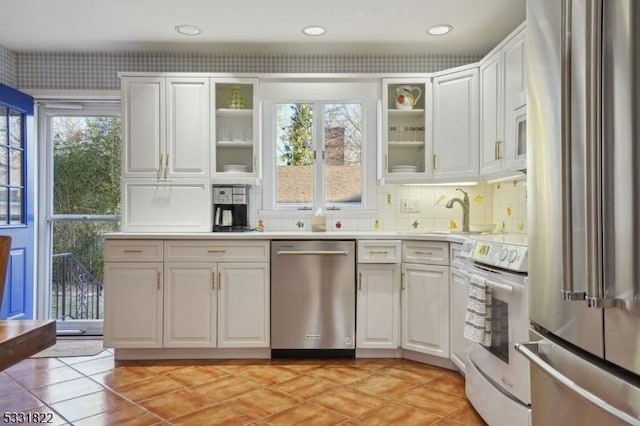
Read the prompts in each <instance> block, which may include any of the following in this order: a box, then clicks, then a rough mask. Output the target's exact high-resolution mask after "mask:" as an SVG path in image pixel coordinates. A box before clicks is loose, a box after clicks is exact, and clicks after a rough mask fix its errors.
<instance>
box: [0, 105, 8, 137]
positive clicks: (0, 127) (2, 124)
mask: <svg viewBox="0 0 640 426" xmlns="http://www.w3.org/2000/svg"><path fill="white" fill-rule="evenodd" d="M8 138H9V132H8V125H7V108H6V107H3V106H0V145H8V144H9V139H8Z"/></svg>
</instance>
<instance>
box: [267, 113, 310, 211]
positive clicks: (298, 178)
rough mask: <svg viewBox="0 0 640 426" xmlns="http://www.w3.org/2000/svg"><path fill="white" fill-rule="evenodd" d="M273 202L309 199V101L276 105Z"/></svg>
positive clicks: (299, 201)
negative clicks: (274, 197)
mask: <svg viewBox="0 0 640 426" xmlns="http://www.w3.org/2000/svg"><path fill="white" fill-rule="evenodd" d="M276 139H277V143H276V147H277V148H276V149H277V152H276V182H277V185H276V204H305V205H310V204H312V202H313V105H312V104H277V105H276Z"/></svg>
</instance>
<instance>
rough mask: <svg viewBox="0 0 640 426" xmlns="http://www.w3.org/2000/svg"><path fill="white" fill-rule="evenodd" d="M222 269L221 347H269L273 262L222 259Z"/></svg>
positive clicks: (219, 335) (220, 283) (219, 298)
mask: <svg viewBox="0 0 640 426" xmlns="http://www.w3.org/2000/svg"><path fill="white" fill-rule="evenodd" d="M218 272H219V276H220V279H219V290H218V347H220V348H266V347H269V344H270V339H269V337H270V322H269V315H270V311H269V306H270V286H269V264H268V263H219V264H218Z"/></svg>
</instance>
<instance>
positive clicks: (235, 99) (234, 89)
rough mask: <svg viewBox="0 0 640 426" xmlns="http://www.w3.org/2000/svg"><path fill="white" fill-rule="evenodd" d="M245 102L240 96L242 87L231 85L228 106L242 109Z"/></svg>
mask: <svg viewBox="0 0 640 426" xmlns="http://www.w3.org/2000/svg"><path fill="white" fill-rule="evenodd" d="M245 107H246V103H245V101H244V97H243V96H242V87H240V86H231V98H230V99H229V108H231V109H244V108H245Z"/></svg>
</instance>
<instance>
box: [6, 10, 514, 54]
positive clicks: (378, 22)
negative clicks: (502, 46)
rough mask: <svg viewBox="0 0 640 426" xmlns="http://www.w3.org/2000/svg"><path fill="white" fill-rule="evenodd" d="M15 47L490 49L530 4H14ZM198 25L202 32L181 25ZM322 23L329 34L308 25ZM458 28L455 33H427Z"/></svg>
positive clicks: (10, 22)
mask: <svg viewBox="0 0 640 426" xmlns="http://www.w3.org/2000/svg"><path fill="white" fill-rule="evenodd" d="M1 10H2V13H1V14H0V46H3V47H5V48H7V49H9V50H11V51H16V52H20V51H150V52H192V53H239V54H258V53H261V54H414V53H423V54H425V53H427V54H436V53H453V54H484V53H486V52H488V51H489V50H490V49H491V48H492V47H493V46H495V45H496V44H497V43H498V42H500V41H501V40H502V39H503V38H504V37H505V36H506V35H507V34H509V33H510V32H511V31H512V30H513V29H514V28H516V27H517V26H518V25H519V24H520V23H522V22H523V21H524V19H525V0H396V1H392V0H323V1H309V0H271V1H268V0H231V1H220V0H107V1H91V0H89V1H88V0H54V1H51V0H19V1H5V2H3V4H2V8H1ZM179 24H192V25H196V26H198V27H200V28H201V29H202V34H201V35H199V36H183V35H180V34H178V33H177V32H176V31H175V30H174V27H175V26H176V25H179ZM312 24H315V25H321V26H324V27H325V28H326V30H327V32H326V34H325V35H323V36H320V37H308V36H305V35H303V34H302V32H301V29H302V27H304V26H307V25H312ZM434 24H449V25H452V26H453V28H454V29H453V31H452V32H451V33H450V34H448V35H446V36H439V37H433V36H428V35H427V34H426V30H427V28H429V27H430V26H432V25H434Z"/></svg>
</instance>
